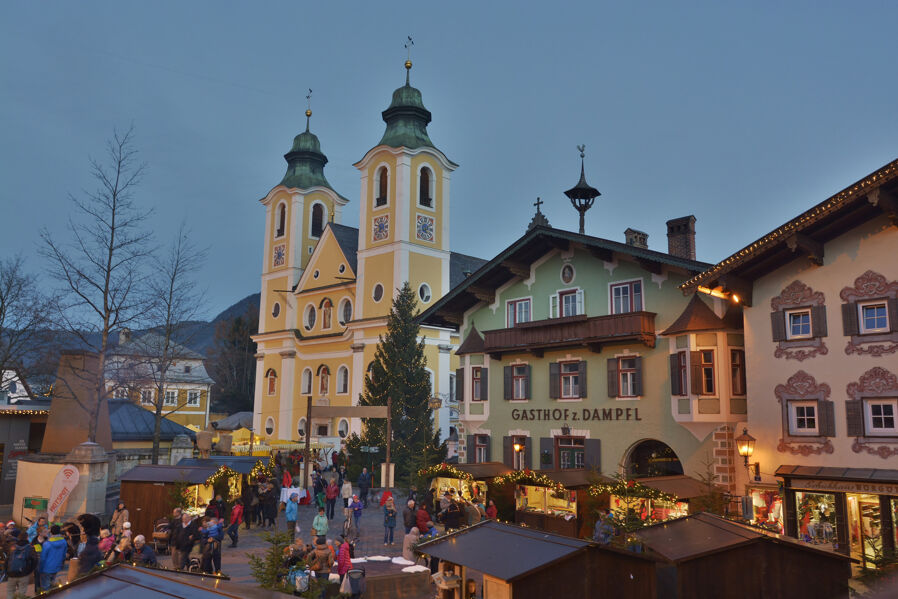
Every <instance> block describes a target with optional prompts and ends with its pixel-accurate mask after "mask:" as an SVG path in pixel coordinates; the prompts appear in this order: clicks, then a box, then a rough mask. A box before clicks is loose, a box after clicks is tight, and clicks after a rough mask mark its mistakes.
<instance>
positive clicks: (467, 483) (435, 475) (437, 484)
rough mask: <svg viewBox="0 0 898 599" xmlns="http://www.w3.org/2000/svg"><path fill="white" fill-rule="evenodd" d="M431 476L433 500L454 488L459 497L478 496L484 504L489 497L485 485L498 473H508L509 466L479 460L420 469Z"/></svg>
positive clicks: (469, 497) (470, 497)
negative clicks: (475, 462) (477, 461)
mask: <svg viewBox="0 0 898 599" xmlns="http://www.w3.org/2000/svg"><path fill="white" fill-rule="evenodd" d="M421 472H422V473H423V474H424V475H425V476H429V477H431V479H430V488H431V489H433V491H434V498H435V500H439V498H440V497H442V495H443V493H444V492H445V491H447V490H448V489H454V490H455V492H456V493H458V494H459V495H460V496H461V497H463V498H464V499H466V500H471V499H472V498H474V497H477V498H479V499H480V500H481V501H483V503H484V505H486V503H487V501H488V500H489V499H490V498H489V495H488V491H487V487H488V486H489V484H490V483H491V482H492V480H493V479H494V478H495V477H497V476H500V475H503V474H508V473H509V472H511V468H509V467H508V466H506V465H505V464H503V463H502V462H481V463H479V464H446V463H443V464H437V465H435V466H432V467H430V468H427V469H425V470H422V471H421Z"/></svg>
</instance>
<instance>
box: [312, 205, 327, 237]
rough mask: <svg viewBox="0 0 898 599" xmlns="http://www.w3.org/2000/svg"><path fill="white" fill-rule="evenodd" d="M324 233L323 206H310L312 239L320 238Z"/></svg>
mask: <svg viewBox="0 0 898 599" xmlns="http://www.w3.org/2000/svg"><path fill="white" fill-rule="evenodd" d="M322 231H324V206H322V205H321V204H315V205H314V206H312V237H321V233H322Z"/></svg>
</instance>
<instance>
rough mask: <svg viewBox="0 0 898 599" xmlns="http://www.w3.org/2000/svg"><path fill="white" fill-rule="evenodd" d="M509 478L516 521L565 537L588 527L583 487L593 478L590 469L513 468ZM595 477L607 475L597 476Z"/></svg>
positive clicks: (587, 487) (587, 486)
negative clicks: (524, 469) (516, 469)
mask: <svg viewBox="0 0 898 599" xmlns="http://www.w3.org/2000/svg"><path fill="white" fill-rule="evenodd" d="M509 478H510V479H512V480H514V481H515V486H514V497H515V516H514V519H515V522H516V523H518V524H525V525H527V526H530V527H531V528H538V529H539V530H545V531H546V532H554V533H557V534H561V535H566V536H569V537H579V536H582V533H583V531H584V530H586V529H587V528H589V526H590V522H589V521H590V518H591V515H590V514H589V513H588V511H589V510H588V508H587V507H586V506H587V505H588V504H589V503H590V501H589V496H588V493H587V490H588V489H589V486H590V485H591V484H592V483H593V482H596V481H595V475H594V474H593V473H592V472H591V471H589V470H534V471H532V475H528V471H517V472H515V473H513V474H511V475H509ZM498 480H501V479H497V482H498ZM599 480H601V481H610V480H611V479H608V478H604V477H601V476H600V477H599ZM562 488H563V490H561V489H562Z"/></svg>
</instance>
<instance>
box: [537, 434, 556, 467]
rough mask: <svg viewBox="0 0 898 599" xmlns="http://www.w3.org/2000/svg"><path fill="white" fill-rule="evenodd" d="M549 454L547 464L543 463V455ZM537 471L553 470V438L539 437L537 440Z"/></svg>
mask: <svg viewBox="0 0 898 599" xmlns="http://www.w3.org/2000/svg"><path fill="white" fill-rule="evenodd" d="M544 453H548V454H549V462H548V463H545V464H544V463H543V454H544ZM539 469H540V470H554V469H555V438H554V437H540V438H539Z"/></svg>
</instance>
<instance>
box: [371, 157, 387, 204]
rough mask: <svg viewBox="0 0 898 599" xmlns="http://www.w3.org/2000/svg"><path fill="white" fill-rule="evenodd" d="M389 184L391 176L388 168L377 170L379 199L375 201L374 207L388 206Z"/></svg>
mask: <svg viewBox="0 0 898 599" xmlns="http://www.w3.org/2000/svg"><path fill="white" fill-rule="evenodd" d="M388 184H389V175H388V174H387V167H385V166H382V167H380V168H379V169H378V170H377V197H376V199H375V200H374V207H375V208H379V207H380V206H386V205H387V186H388Z"/></svg>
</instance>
